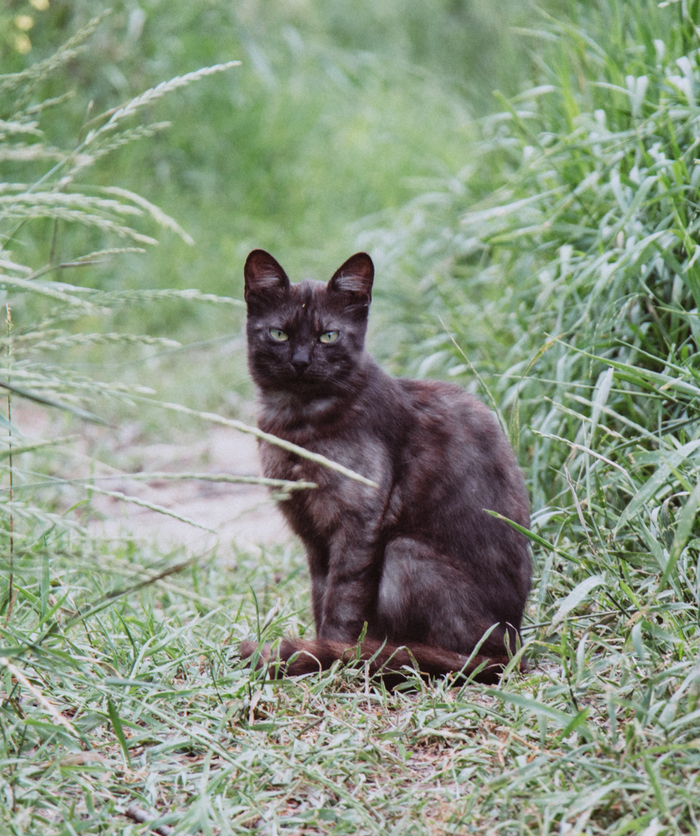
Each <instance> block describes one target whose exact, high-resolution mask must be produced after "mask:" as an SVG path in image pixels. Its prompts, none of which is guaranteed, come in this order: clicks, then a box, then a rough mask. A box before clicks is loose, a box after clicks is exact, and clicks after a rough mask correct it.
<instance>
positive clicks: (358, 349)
mask: <svg viewBox="0 0 700 836" xmlns="http://www.w3.org/2000/svg"><path fill="white" fill-rule="evenodd" d="M373 279H374V265H373V264H372V259H371V258H370V257H369V256H368V255H367V254H366V253H356V254H355V255H353V256H352V257H351V258H349V259H348V260H347V261H346V262H345V263H344V264H343V265H342V267H340V268H339V269H338V270H337V271H336V272H335V274H334V275H333V278H332V279H331V280H330V281H329V282H328V284H324V283H323V282H317V281H313V280H311V279H306V280H305V281H303V282H300V283H299V284H292V283H291V282H290V281H289V279H288V277H287V274H286V273H285V272H284V270H283V269H282V267H281V266H280V265H279V263H278V262H277V261H276V260H275V259H274V258H273V257H272V256H271V255H270V254H269V253H266V252H265V251H264V250H253V252H252V253H250V255H249V256H248V258H247V260H246V263H245V300H246V303H247V305H248V323H247V333H248V364H249V366H250V372H251V374H252V376H253V379H254V380H255V382H256V384H257V385H258V386H259V387H260V388H261V389H262V390H263V391H286V392H293V393H298V394H299V395H301V396H302V397H326V396H331V395H334V394H342V393H343V392H344V391H348V389H350V388H352V384H351V382H352V380H353V378H354V377H355V375H356V372H357V369H358V365H359V364H360V361H361V358H362V357H363V354H364V343H365V332H366V330H367V314H368V312H369V305H370V302H371V300H372V281H373Z"/></svg>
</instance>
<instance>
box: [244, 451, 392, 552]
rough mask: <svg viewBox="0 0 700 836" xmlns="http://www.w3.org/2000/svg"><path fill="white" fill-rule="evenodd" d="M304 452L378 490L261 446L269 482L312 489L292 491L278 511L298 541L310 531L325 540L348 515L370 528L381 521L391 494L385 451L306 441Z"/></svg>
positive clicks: (286, 452) (308, 461) (306, 461)
mask: <svg viewBox="0 0 700 836" xmlns="http://www.w3.org/2000/svg"><path fill="white" fill-rule="evenodd" d="M305 447H306V449H309V450H310V451H311V452H313V453H317V454H320V455H321V456H324V457H325V458H327V459H329V460H330V461H333V462H336V463H337V464H340V465H343V466H344V467H346V468H348V469H350V470H352V471H353V472H355V473H358V474H360V475H361V476H364V477H365V478H366V479H369V480H371V481H373V482H375V483H376V484H377V486H378V487H374V486H371V485H367V484H363V483H361V482H358V481H356V480H353V479H351V478H349V477H348V476H346V475H344V474H341V473H338V472H337V471H334V470H331V469H329V468H327V467H325V466H324V465H322V464H319V463H318V462H315V461H310V460H308V459H304V458H302V457H301V456H298V455H296V454H293V453H289V452H288V451H286V450H283V449H281V448H279V447H275V446H273V445H271V444H268V443H265V442H263V443H261V444H260V448H259V449H260V459H261V463H262V467H263V473H264V474H265V476H266V477H268V478H270V479H285V480H288V481H293V482H299V481H305V482H306V481H308V482H313V483H315V484H316V485H317V487H316V488H315V489H309V490H304V491H298V492H297V491H295V492H294V493H293V494H292V496H291V498H290V499H288V500H285V501H284V502H283V503H281V507H282V510H283V512H284V513H285V515H286V516H287V518H288V519H289V521H290V522H291V524H292V527H293V528H294V529H295V530H296V531H297V533H298V534H299V535H300V536H302V537H303V536H304V534H305V533H307V532H309V533H310V532H313V533H316V534H318V535H321V536H328V535H329V534H330V533H331V532H332V531H334V530H337V529H338V527H340V526H342V525H343V524H344V523H346V522H347V519H348V515H351V516H352V517H353V518H356V519H357V518H359V519H361V520H363V522H364V524H366V525H375V524H376V523H377V522H378V521H379V520H380V518H381V517H382V513H383V509H384V508H385V506H386V497H387V494H388V492H390V490H391V481H392V477H391V467H390V462H389V457H388V455H387V451H386V450H385V449H384V447H383V445H382V444H381V443H379V442H378V441H376V440H371V439H365V440H364V444H360V443H358V442H356V441H354V440H348V439H346V440H344V441H341V440H339V439H316V440H312V439H307V441H306V444H305Z"/></svg>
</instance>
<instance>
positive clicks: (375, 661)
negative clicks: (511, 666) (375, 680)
mask: <svg viewBox="0 0 700 836" xmlns="http://www.w3.org/2000/svg"><path fill="white" fill-rule="evenodd" d="M256 650H257V651H258V653H259V656H258V660H257V666H258V667H263V666H265V665H269V666H270V672H271V673H272V675H273V676H299V675H300V674H305V673H313V672H315V671H319V670H328V668H330V667H331V666H332V665H333V664H334V663H335V662H337V661H340V662H343V663H345V664H353V663H360V664H362V663H364V664H367V663H369V672H370V675H372V676H380V677H381V678H382V679H383V680H384V681H385V683H386V684H387V685H388V686H390V687H393V686H394V685H395V684H398V682H401V681H404V680H405V679H406V677H407V675H408V674H407V671H406V669H407V668H408V669H411V670H417V671H418V672H419V673H420V674H421V676H423V677H432V676H444V675H446V674H450V673H458V674H459V675H460V679H462V680H467V679H473V680H474V681H475V682H482V683H485V684H489V685H494V684H496V683H497V682H498V680H499V678H500V676H501V674H502V673H503V669H504V668H505V666H506V665H507V664H508V662H509V661H510V658H509V657H508V656H507V655H506V654H505V652H504V654H503V655H502V656H498V657H494V656H484V655H481V654H478V653H477V654H474V655H473V656H471V657H470V656H463V655H462V654H461V653H454V652H453V651H451V650H444V649H443V648H441V647H432V646H429V645H425V644H412V645H410V647H396V646H393V645H389V644H386V643H385V642H384V643H382V642H378V641H372V640H370V639H365V640H364V641H363V642H362V644H360V645H348V644H346V643H345V642H336V641H326V640H323V639H316V640H313V641H306V640H303V639H282V641H280V643H279V645H278V646H277V647H276V648H275V649H274V650H273V649H272V647H271V646H270V645H269V644H263V645H258V644H257V642H252V641H244V642H242V644H241V650H240V653H241V657H242V658H244V659H247V658H249V657H250V656H252V655H253V654H254V653H255V651H256ZM525 669H526V663H525V662H524V661H523V662H521V665H520V670H525Z"/></svg>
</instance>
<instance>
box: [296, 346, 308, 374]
mask: <svg viewBox="0 0 700 836" xmlns="http://www.w3.org/2000/svg"><path fill="white" fill-rule="evenodd" d="M310 363H311V358H310V357H309V350H308V349H307V348H297V349H296V350H295V351H294V353H293V354H292V366H294V371H295V372H296V373H297V374H301V373H302V372H303V371H305V370H306V369H308V367H309V364H310Z"/></svg>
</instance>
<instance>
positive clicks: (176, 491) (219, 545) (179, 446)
mask: <svg viewBox="0 0 700 836" xmlns="http://www.w3.org/2000/svg"><path fill="white" fill-rule="evenodd" d="M12 417H13V424H15V425H16V426H17V427H19V428H21V430H22V432H23V434H24V435H25V439H23V440H22V442H20V443H27V441H30V440H39V439H40V438H43V439H46V438H51V437H56V435H62V434H65V433H61V432H60V430H58V428H57V426H56V415H55V412H54V411H53V410H46V409H43V408H41V407H38V406H35V405H33V404H28V403H27V402H24V403H21V404H17V406H15V408H14V409H13V415H12ZM78 430H79V431H80V435H79V437H78V438H77V439H75V440H73V441H72V442H71V443H70V444H69V445H67V446H68V449H70V451H71V452H74V453H75V456H74V457H73V458H72V459H71V460H69V461H68V462H67V469H68V472H62V473H61V474H60V475H62V476H70V477H72V478H76V477H84V476H87V475H88V474H89V475H91V476H94V477H96V478H95V481H94V484H95V485H96V486H97V487H98V488H99V489H101V490H104V491H110V492H112V493H113V494H114V493H119V494H123V495H125V496H127V497H130V498H133V499H135V500H137V501H138V502H141V503H148V504H149V505H152V506H160V507H161V508H162V509H164V510H165V511H167V512H168V513H160V512H158V511H156V510H153V509H152V508H148V507H145V506H144V505H139V504H136V503H135V502H131V501H128V500H125V499H122V498H118V497H115V496H109V495H105V494H98V493H94V494H93V495H92V501H91V510H90V515H89V523H88V529H89V530H90V531H92V532H93V533H95V534H97V535H104V536H106V537H108V538H113V537H120V536H126V535H128V536H131V537H135V538H137V539H144V540H146V541H148V542H151V543H153V544H155V545H157V546H158V548H159V549H162V550H170V549H173V548H176V547H178V546H184V547H185V548H186V550H187V551H188V552H190V553H199V554H201V553H204V552H205V551H208V550H209V548H212V547H214V546H216V549H217V554H218V555H219V556H220V557H224V558H225V557H227V556H229V555H234V554H235V552H236V550H237V549H243V550H250V549H255V548H257V547H260V546H266V545H267V546H269V545H272V544H277V543H285V542H287V541H288V540H289V539H290V538H291V537H292V534H291V532H290V531H289V529H288V528H287V526H286V523H285V522H284V519H283V517H282V515H281V513H280V512H279V511H278V510H277V507H276V506H275V503H274V502H273V501H272V500H271V499H270V498H269V496H268V491H267V489H266V488H264V487H261V486H259V485H246V484H232V483H225V482H209V481H202V480H198V479H187V480H171V479H167V478H153V479H145V480H141V479H137V478H130V474H134V475H135V476H138V475H139V474H144V475H145V474H148V473H156V472H159V473H168V474H170V473H172V474H179V473H191V472H197V473H207V474H230V475H237V476H259V475H260V465H259V462H258V456H257V443H256V441H255V439H254V438H253V436H251V435H246V434H244V433H241V432H238V431H237V430H233V429H228V428H226V427H205V428H204V435H203V436H202V437H201V438H198V439H197V440H196V441H186V442H183V443H152V441H149V440H147V439H144V438H143V436H142V433H141V431H140V427H139V425H138V424H136V423H135V424H127V425H125V426H123V427H120V428H118V429H117V430H116V431H115V430H113V429H108V428H103V427H99V426H96V425H87V424H84V425H82V426H78ZM57 475H58V474H57ZM115 475H116V478H114V477H115ZM104 476H109V477H110V478H108V479H104V478H100V477H104ZM178 518H180V519H178ZM185 519H186V520H190V521H191V522H192V523H196V524H197V525H193V524H191V523H189V522H186V521H184V520H185Z"/></svg>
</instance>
